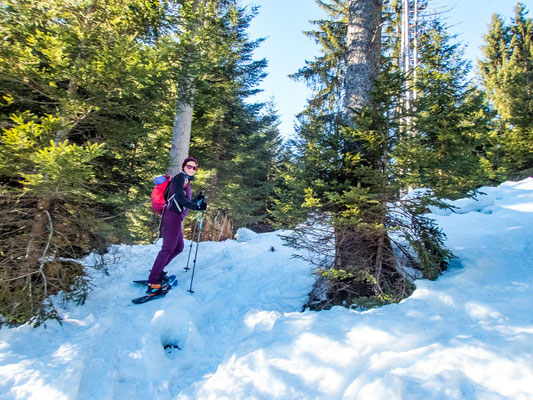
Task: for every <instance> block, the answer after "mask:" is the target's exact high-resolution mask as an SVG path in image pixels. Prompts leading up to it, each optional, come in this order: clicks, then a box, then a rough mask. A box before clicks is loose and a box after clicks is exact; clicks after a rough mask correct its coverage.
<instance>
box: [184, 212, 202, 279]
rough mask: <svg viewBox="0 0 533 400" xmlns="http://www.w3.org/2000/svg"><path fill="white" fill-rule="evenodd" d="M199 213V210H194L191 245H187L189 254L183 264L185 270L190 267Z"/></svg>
mask: <svg viewBox="0 0 533 400" xmlns="http://www.w3.org/2000/svg"><path fill="white" fill-rule="evenodd" d="M199 215H200V211H197V212H196V221H194V228H193V229H192V236H191V246H190V247H189V256H188V257H187V265H186V266H185V271H188V270H190V268H189V260H190V259H191V253H192V244H193V243H194V237H195V236H196V227H197V226H198V216H199Z"/></svg>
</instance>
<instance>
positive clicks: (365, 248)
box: [335, 0, 383, 302]
mask: <svg viewBox="0 0 533 400" xmlns="http://www.w3.org/2000/svg"><path fill="white" fill-rule="evenodd" d="M382 8H383V3H382V0H351V1H350V16H349V23H348V33H347V35H348V36H347V53H346V62H347V65H346V77H345V88H344V90H345V98H344V117H345V121H346V123H347V124H348V125H353V120H354V117H355V116H356V115H357V114H358V113H359V112H361V111H362V110H363V109H364V108H365V107H368V106H371V102H372V90H373V87H374V82H375V80H376V78H377V76H378V72H379V62H380V58H381V21H382ZM345 151H353V152H359V153H360V154H361V155H362V157H363V158H364V159H365V162H368V164H369V165H374V166H375V165H379V163H378V160H375V159H368V156H367V155H365V149H364V147H363V145H362V143H357V142H356V143H348V144H347V148H346V149H345ZM374 219H375V220H374ZM382 219H383V218H382V216H380V215H376V214H373V213H372V212H368V213H367V212H363V214H362V215H361V219H360V221H359V222H360V223H355V224H354V223H350V224H347V225H346V224H345V225H344V226H343V225H341V226H336V227H335V242H336V259H335V264H336V268H337V269H343V270H346V271H351V272H352V273H355V274H354V275H356V276H357V275H361V274H366V273H369V272H370V273H372V272H371V271H373V272H374V274H376V261H377V262H378V264H379V266H378V271H377V273H378V275H379V274H381V270H382V265H381V263H382V260H383V248H382V247H383V242H380V241H379V237H377V236H376V234H375V232H374V231H373V230H372V229H368V228H366V226H367V225H368V226H372V225H373V224H376V223H379V222H381V221H382ZM380 245H381V250H380ZM380 251H381V252H380ZM378 289H379V285H378ZM340 292H341V293H340V297H341V299H342V298H343V297H344V295H343V294H342V292H346V293H350V294H348V295H347V300H348V302H349V301H350V298H351V297H352V296H371V295H374V294H376V292H378V293H379V292H380V290H376V288H375V287H372V285H371V284H368V283H364V282H362V281H360V280H359V281H355V282H353V283H352V286H351V287H350V288H343V289H342V290H341V291H340ZM337 295H339V293H337Z"/></svg>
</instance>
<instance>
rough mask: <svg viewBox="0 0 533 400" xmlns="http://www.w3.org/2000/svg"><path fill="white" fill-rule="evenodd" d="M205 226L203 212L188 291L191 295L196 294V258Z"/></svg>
mask: <svg viewBox="0 0 533 400" xmlns="http://www.w3.org/2000/svg"><path fill="white" fill-rule="evenodd" d="M203 224H204V212H203V211H202V218H200V229H198V240H197V241H196V251H195V253H194V260H193V262H192V275H191V287H190V288H189V290H188V292H189V293H194V290H192V281H193V279H194V271H195V269H196V257H197V256H198V245H199V244H200V237H201V235H202V226H203Z"/></svg>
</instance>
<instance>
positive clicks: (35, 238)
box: [26, 199, 51, 271]
mask: <svg viewBox="0 0 533 400" xmlns="http://www.w3.org/2000/svg"><path fill="white" fill-rule="evenodd" d="M50 207H51V203H50V200H49V199H39V200H38V202H37V212H36V213H35V217H34V219H33V223H32V227H31V238H30V243H28V248H27V251H26V261H27V263H28V265H29V267H30V268H31V270H32V271H33V270H34V269H36V268H37V266H38V265H39V258H40V257H41V255H42V250H43V248H44V237H45V234H46V227H47V224H48V217H47V213H48V212H49V210H50Z"/></svg>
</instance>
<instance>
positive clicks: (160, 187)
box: [152, 175, 170, 215]
mask: <svg viewBox="0 0 533 400" xmlns="http://www.w3.org/2000/svg"><path fill="white" fill-rule="evenodd" d="M169 183H170V176H169V175H163V176H158V177H156V178H155V187H154V190H152V210H154V212H155V213H156V214H157V215H161V214H163V210H164V209H165V205H166V204H167V201H166V199H165V193H166V191H167V188H168V184H169Z"/></svg>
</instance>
